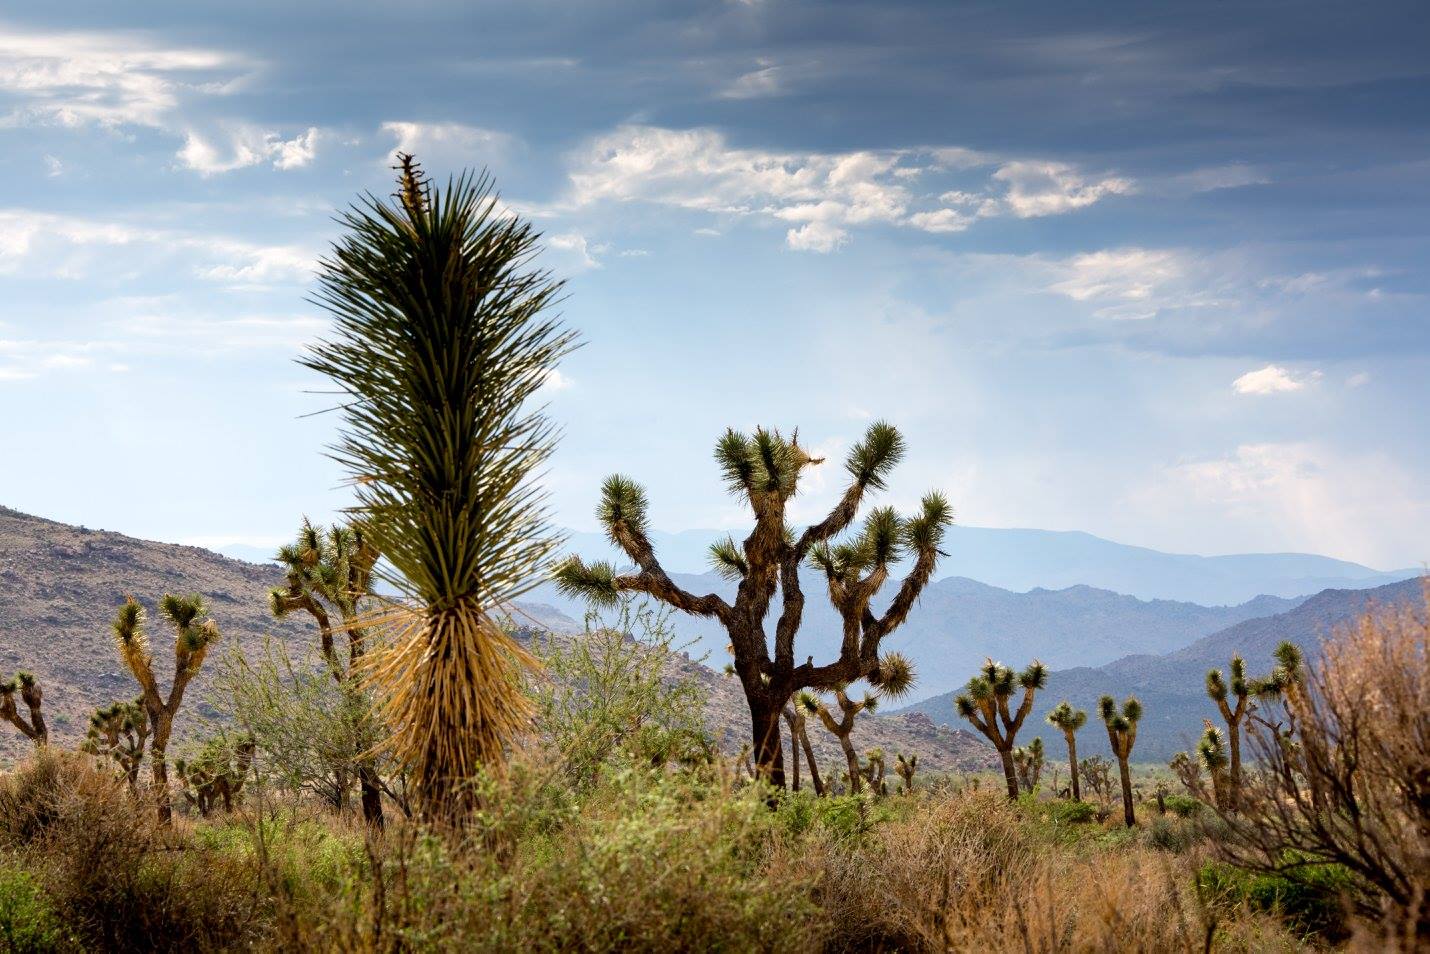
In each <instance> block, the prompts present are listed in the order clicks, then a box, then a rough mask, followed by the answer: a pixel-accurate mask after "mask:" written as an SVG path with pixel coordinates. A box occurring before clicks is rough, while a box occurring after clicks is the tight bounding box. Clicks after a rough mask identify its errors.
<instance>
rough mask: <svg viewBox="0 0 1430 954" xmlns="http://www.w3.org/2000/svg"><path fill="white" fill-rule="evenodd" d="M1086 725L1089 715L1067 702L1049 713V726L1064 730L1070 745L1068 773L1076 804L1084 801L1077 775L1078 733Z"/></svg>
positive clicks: (1054, 707) (1064, 736)
mask: <svg viewBox="0 0 1430 954" xmlns="http://www.w3.org/2000/svg"><path fill="white" fill-rule="evenodd" d="M1086 724H1087V713H1086V712H1084V711H1083V710H1081V709H1074V708H1073V707H1072V705H1071V704H1070V703H1068V702H1067V700H1063V701H1062V702H1059V703H1058V704H1057V705H1055V706H1053V710H1052V711H1051V712H1049V713H1048V725H1051V726H1053V727H1054V728H1057V729H1060V730H1062V733H1063V738H1064V739H1066V740H1067V743H1068V771H1069V772H1071V773H1072V798H1073V801H1075V802H1076V801H1081V800H1082V788H1081V787H1080V786H1079V785H1078V781H1079V780H1078V774H1077V732H1078V730H1079V729H1081V728H1082V727H1083V726H1084V725H1086Z"/></svg>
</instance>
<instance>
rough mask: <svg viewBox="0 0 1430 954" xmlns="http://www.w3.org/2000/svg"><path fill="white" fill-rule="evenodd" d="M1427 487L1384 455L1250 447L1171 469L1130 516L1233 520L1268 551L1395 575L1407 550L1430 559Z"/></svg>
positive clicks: (1311, 446) (1296, 446) (1142, 494)
mask: <svg viewBox="0 0 1430 954" xmlns="http://www.w3.org/2000/svg"><path fill="white" fill-rule="evenodd" d="M1422 484H1423V482H1417V481H1416V480H1415V479H1414V478H1413V477H1412V476H1410V475H1408V474H1406V473H1405V471H1404V470H1403V469H1402V468H1401V467H1400V466H1398V465H1397V464H1396V463H1395V462H1394V461H1393V460H1391V459H1389V458H1388V457H1387V456H1386V455H1384V454H1382V453H1378V452H1372V453H1367V454H1354V453H1347V452H1345V451H1342V450H1337V449H1333V448H1330V447H1327V446H1324V445H1322V444H1319V443H1315V442H1291V443H1252V444H1242V445H1239V446H1238V447H1237V448H1236V449H1235V450H1234V451H1232V452H1230V453H1228V454H1226V455H1225V456H1220V457H1211V458H1204V459H1198V460H1190V461H1183V462H1179V463H1176V464H1173V465H1171V466H1169V467H1167V468H1166V469H1165V470H1164V471H1163V472H1162V473H1161V474H1159V475H1158V477H1157V478H1156V479H1155V480H1154V481H1153V482H1152V483H1151V484H1150V485H1148V486H1145V487H1143V488H1141V489H1140V490H1139V491H1138V492H1136V493H1135V494H1134V495H1133V497H1132V499H1131V500H1130V501H1129V504H1130V509H1129V516H1131V517H1132V518H1133V519H1141V517H1139V516H1138V515H1139V514H1147V515H1149V516H1150V515H1152V514H1156V513H1158V512H1161V513H1166V512H1168V511H1169V509H1171V510H1175V511H1176V512H1178V513H1181V514H1183V515H1184V520H1185V521H1186V523H1187V525H1190V526H1197V525H1204V526H1206V527H1208V528H1217V527H1225V526H1227V525H1228V523H1235V524H1236V525H1238V526H1240V527H1241V528H1242V529H1243V530H1244V531H1245V532H1246V534H1247V536H1248V539H1249V540H1252V541H1254V540H1256V539H1260V540H1264V541H1265V543H1263V544H1260V545H1261V546H1264V547H1266V548H1268V549H1271V548H1274V549H1276V550H1286V549H1295V550H1301V551H1305V552H1310V553H1328V554H1340V555H1345V556H1348V557H1350V558H1352V559H1360V560H1364V561H1366V562H1368V563H1370V564H1371V565H1379V566H1381V567H1382V568H1386V569H1389V568H1392V567H1390V566H1389V563H1388V561H1394V560H1399V559H1403V554H1406V553H1421V554H1424V555H1425V556H1426V557H1430V553H1426V551H1425V543H1424V540H1425V536H1424V535H1425V531H1426V530H1427V528H1430V500H1427V499H1426V496H1425V493H1424V488H1423V486H1422ZM1249 545H1251V546H1256V545H1257V544H1256V543H1254V542H1252V543H1250V544H1249Z"/></svg>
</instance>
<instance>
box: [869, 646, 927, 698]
mask: <svg viewBox="0 0 1430 954" xmlns="http://www.w3.org/2000/svg"><path fill="white" fill-rule="evenodd" d="M917 678H918V673H917V670H915V668H914V664H913V663H912V662H910V661H909V658H908V657H907V656H905V655H904V654H903V653H897V652H889V653H885V654H884V655H882V656H880V657H879V665H878V667H877V668H875V670H874V671H873V672H872V673H870V674H869V683H870V685H872V686H874V687H875V688H877V689H878V690H879V693H880V694H881V695H884V696H888V697H889V698H890V699H900V698H903V697H904V696H905V695H907V694H908V692H909V690H910V689H912V688H913V686H914V682H915V681H916V680H917Z"/></svg>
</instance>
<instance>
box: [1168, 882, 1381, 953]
mask: <svg viewBox="0 0 1430 954" xmlns="http://www.w3.org/2000/svg"><path fill="white" fill-rule="evenodd" d="M1196 884H1197V891H1198V893H1199V894H1200V895H1201V897H1202V900H1203V902H1204V903H1206V904H1207V905H1209V906H1214V907H1228V906H1236V905H1243V904H1244V905H1246V906H1247V907H1249V908H1251V909H1252V910H1254V911H1265V912H1268V913H1272V914H1276V915H1279V916H1280V917H1281V918H1283V919H1284V920H1286V922H1287V923H1288V924H1291V925H1292V926H1294V927H1295V928H1296V929H1297V930H1299V931H1301V932H1304V933H1307V934H1316V935H1320V936H1321V937H1324V938H1327V939H1329V940H1333V941H1334V940H1344V939H1345V938H1347V937H1349V936H1350V930H1349V925H1348V923H1347V917H1346V907H1345V903H1344V896H1345V894H1346V892H1347V891H1348V890H1350V888H1351V887H1352V886H1353V880H1352V878H1351V875H1350V872H1348V871H1346V869H1345V868H1343V867H1341V866H1340V865H1334V864H1311V865H1305V866H1303V867H1298V868H1291V869H1288V870H1287V872H1286V873H1284V874H1260V873H1256V872H1250V871H1245V870H1243V869H1241V868H1237V867H1234V866H1232V865H1228V864H1222V863H1219V862H1208V863H1207V864H1205V865H1203V866H1202V867H1201V869H1200V870H1199V871H1198V872H1197V878H1196Z"/></svg>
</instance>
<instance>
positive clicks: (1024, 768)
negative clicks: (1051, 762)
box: [1013, 737, 1045, 795]
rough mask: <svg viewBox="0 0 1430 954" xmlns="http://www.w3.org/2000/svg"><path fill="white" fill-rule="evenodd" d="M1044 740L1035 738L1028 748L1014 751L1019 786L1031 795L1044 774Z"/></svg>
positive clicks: (1019, 748)
mask: <svg viewBox="0 0 1430 954" xmlns="http://www.w3.org/2000/svg"><path fill="white" fill-rule="evenodd" d="M1044 755H1045V754H1044V752H1043V740H1042V739H1041V738H1037V737H1035V738H1034V739H1033V741H1031V742H1029V743H1028V744H1027V746H1019V747H1018V748H1016V749H1014V750H1013V765H1014V767H1015V768H1016V769H1017V770H1018V784H1019V786H1020V787H1021V788H1022V790H1023V791H1024V792H1026V793H1028V794H1029V795H1031V794H1032V793H1033V791H1034V790H1035V789H1036V788H1037V787H1038V779H1039V778H1041V777H1042V774H1043V759H1044Z"/></svg>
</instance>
